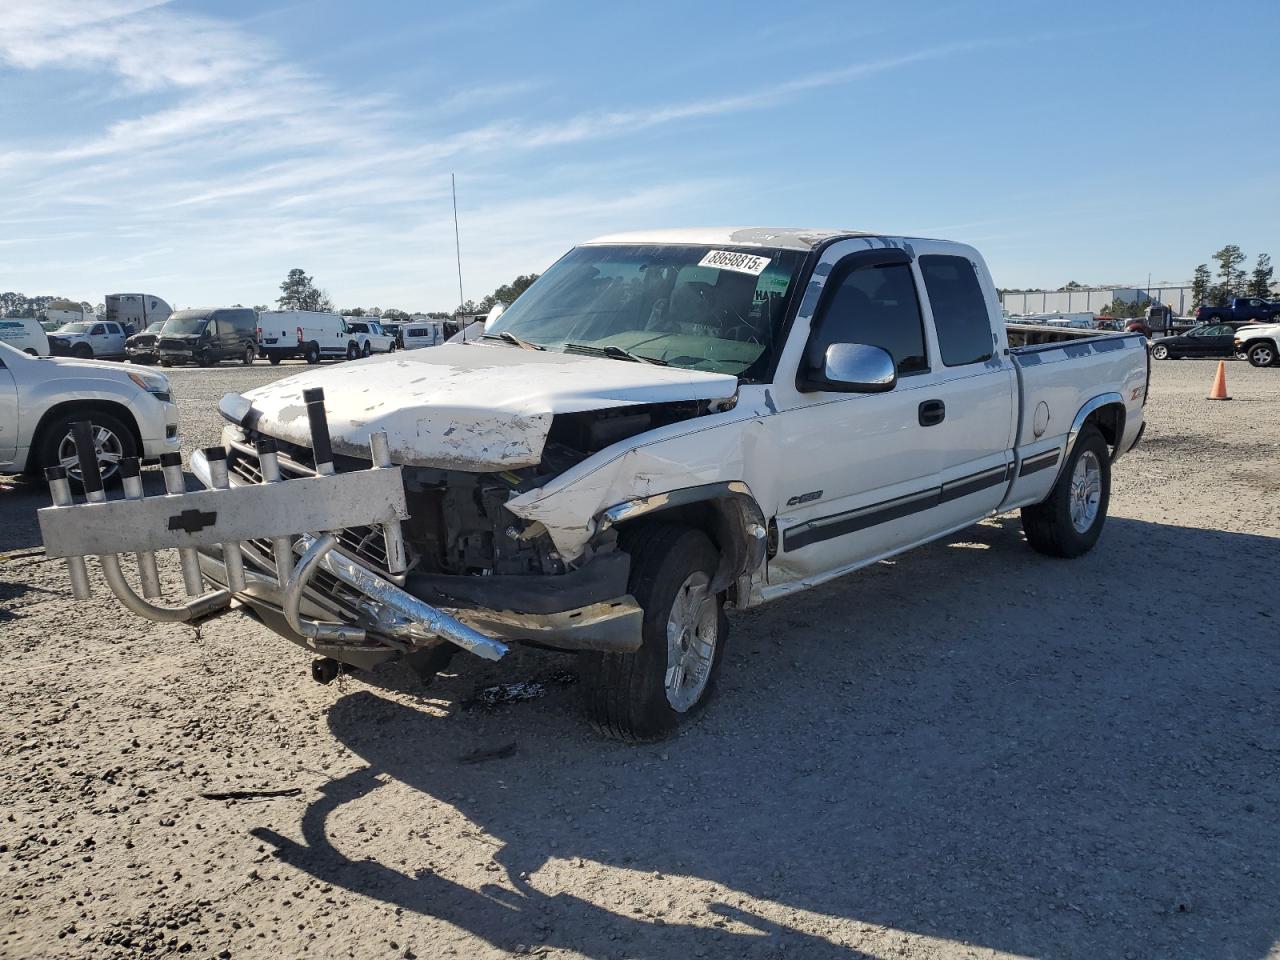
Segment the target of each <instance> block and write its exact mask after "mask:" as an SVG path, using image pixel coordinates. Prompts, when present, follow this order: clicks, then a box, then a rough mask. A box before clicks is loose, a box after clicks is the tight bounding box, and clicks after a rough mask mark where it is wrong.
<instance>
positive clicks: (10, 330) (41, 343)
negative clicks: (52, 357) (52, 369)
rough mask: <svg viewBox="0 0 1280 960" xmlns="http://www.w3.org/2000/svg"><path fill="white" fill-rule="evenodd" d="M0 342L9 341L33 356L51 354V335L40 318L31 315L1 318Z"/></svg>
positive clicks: (9, 343)
mask: <svg viewBox="0 0 1280 960" xmlns="http://www.w3.org/2000/svg"><path fill="white" fill-rule="evenodd" d="M0 343H7V344H8V345H9V346H11V347H13V348H14V349H17V350H21V351H22V352H23V353H29V354H31V356H33V357H47V356H49V335H48V334H47V333H45V330H44V327H42V326H41V325H40V322H39V321H38V320H34V319H32V318H29V317H5V318H4V319H3V320H0Z"/></svg>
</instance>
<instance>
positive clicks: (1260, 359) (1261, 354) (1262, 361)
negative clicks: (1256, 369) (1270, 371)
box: [1253, 347, 1275, 367]
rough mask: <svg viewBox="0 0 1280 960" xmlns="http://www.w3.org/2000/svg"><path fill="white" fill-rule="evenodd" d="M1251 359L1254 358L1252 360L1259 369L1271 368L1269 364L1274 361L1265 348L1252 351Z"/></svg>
mask: <svg viewBox="0 0 1280 960" xmlns="http://www.w3.org/2000/svg"><path fill="white" fill-rule="evenodd" d="M1253 357H1254V360H1255V361H1256V362H1257V364H1258V366H1260V367H1269V366H1271V362H1272V361H1273V360H1275V357H1274V356H1273V355H1272V353H1271V351H1270V350H1268V349H1267V348H1266V347H1259V348H1257V349H1256V350H1254V351H1253Z"/></svg>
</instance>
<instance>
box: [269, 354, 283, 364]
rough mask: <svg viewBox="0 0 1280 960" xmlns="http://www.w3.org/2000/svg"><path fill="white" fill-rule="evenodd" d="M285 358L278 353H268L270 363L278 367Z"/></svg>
mask: <svg viewBox="0 0 1280 960" xmlns="http://www.w3.org/2000/svg"><path fill="white" fill-rule="evenodd" d="M283 359H284V357H282V356H280V355H279V354H278V353H268V354H267V362H268V363H270V364H271V365H272V366H273V367H278V366H279V365H280V361H281V360H283Z"/></svg>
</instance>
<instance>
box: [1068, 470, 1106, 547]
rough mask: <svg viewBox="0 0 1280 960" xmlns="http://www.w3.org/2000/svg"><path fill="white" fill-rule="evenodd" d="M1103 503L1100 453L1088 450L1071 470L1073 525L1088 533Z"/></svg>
mask: <svg viewBox="0 0 1280 960" xmlns="http://www.w3.org/2000/svg"><path fill="white" fill-rule="evenodd" d="M1101 503H1102V464H1101V463H1100V462H1099V461H1098V455H1097V454H1096V453H1094V452H1093V451H1092V450H1086V451H1084V453H1082V454H1081V455H1080V459H1079V460H1077V461H1076V465H1075V469H1073V470H1072V471H1071V526H1073V527H1074V528H1075V531H1076V533H1087V532H1088V531H1089V528H1090V527H1092V526H1093V524H1094V521H1095V520H1097V519H1098V508H1099V506H1100V505H1101Z"/></svg>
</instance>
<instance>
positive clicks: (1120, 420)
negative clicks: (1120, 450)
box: [1084, 403, 1125, 450]
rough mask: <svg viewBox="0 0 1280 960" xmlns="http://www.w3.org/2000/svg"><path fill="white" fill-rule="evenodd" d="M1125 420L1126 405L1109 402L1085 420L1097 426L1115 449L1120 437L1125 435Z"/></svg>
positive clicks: (1103, 437) (1108, 443)
mask: <svg viewBox="0 0 1280 960" xmlns="http://www.w3.org/2000/svg"><path fill="white" fill-rule="evenodd" d="M1124 420H1125V412H1124V405H1123V404H1120V403H1108V404H1107V405H1106V406H1103V407H1099V408H1098V409H1097V410H1095V411H1093V413H1091V414H1089V416H1087V417H1085V420H1084V422H1085V423H1092V424H1093V425H1094V426H1096V427H1097V428H1098V432H1099V433H1101V434H1102V439H1104V440H1106V441H1107V446H1109V447H1111V449H1112V450H1114V449H1115V448H1116V444H1118V443H1119V442H1120V438H1121V437H1123V436H1124Z"/></svg>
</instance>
